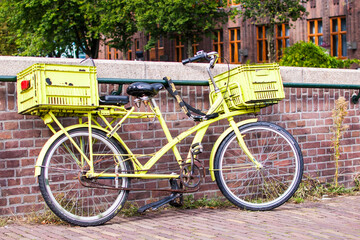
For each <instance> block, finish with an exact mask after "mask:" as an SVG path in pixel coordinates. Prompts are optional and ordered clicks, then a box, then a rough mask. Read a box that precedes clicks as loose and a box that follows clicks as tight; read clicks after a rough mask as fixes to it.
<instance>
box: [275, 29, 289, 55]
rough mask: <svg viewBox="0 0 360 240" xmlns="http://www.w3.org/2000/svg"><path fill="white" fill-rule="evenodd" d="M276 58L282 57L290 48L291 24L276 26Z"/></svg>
mask: <svg viewBox="0 0 360 240" xmlns="http://www.w3.org/2000/svg"><path fill="white" fill-rule="evenodd" d="M275 34H276V58H277V60H279V59H280V58H281V57H282V50H283V49H284V48H287V47H290V27H289V24H284V23H283V24H279V25H277V26H276V32H275Z"/></svg>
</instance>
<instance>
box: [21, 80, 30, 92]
mask: <svg viewBox="0 0 360 240" xmlns="http://www.w3.org/2000/svg"><path fill="white" fill-rule="evenodd" d="M28 88H30V80H24V81H21V90H22V91H24V90H26V89H28Z"/></svg>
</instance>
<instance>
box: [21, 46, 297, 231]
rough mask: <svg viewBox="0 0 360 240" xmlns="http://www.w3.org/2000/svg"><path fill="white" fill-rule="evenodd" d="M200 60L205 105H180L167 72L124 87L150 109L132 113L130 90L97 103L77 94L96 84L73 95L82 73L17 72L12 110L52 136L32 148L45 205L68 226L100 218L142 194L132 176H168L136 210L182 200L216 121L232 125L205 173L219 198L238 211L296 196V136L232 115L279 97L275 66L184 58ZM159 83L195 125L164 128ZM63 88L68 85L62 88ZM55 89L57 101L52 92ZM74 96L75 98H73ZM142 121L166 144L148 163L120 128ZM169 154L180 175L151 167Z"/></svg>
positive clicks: (193, 187)
mask: <svg viewBox="0 0 360 240" xmlns="http://www.w3.org/2000/svg"><path fill="white" fill-rule="evenodd" d="M204 59H205V60H208V61H209V62H210V63H209V66H208V68H207V70H208V73H209V76H210V80H209V84H210V90H211V91H210V102H211V107H210V109H209V110H208V112H207V113H202V112H201V111H199V110H197V109H195V108H193V107H191V106H190V105H189V104H187V103H186V102H184V101H183V99H182V98H181V96H180V95H179V93H178V92H177V90H176V88H175V86H174V84H173V82H172V81H171V80H170V79H169V78H164V80H163V81H164V84H161V83H153V84H150V83H144V82H135V83H132V84H130V85H129V87H128V88H127V93H128V95H130V96H132V97H133V98H134V99H135V100H134V101H135V105H139V104H145V106H146V107H147V108H149V109H150V111H146V112H141V111H135V109H136V108H137V107H136V106H132V107H127V108H126V107H125V106H124V105H126V104H128V102H129V97H128V96H112V95H111V96H104V97H101V98H100V104H98V103H97V102H96V101H97V99H98V97H96V98H95V102H94V101H90V100H89V99H85V98H83V97H84V96H87V97H89V96H90V97H91V96H92V95H94V94H97V89H95V90H91V91H88V92H87V91H85V90H84V92H82V93H81V94H79V93H76V94H75V93H74V91H75V92H76V91H77V92H79V91H80V88H82V87H83V86H80V85H81V84H80V85H79V86H76V83H75V82H79V81H80V80H79V79H80V78H79V77H77V81H72V80H69V79H68V78H70V77H66V74H67V73H68V72H69V70H57V73H59V72H60V73H61V75H62V76H63V77H62V78H61V79H68V80H67V81H66V82H65V81H63V80H61V81H60V82H59V83H55V82H56V78H55V77H54V76H52V75H51V74H50V73H49V74H48V76H47V75H46V76H45V75H44V74H45V73H44V71H41V74H38V75H36V74H37V73H36V71H34V69H33V68H32V69H30V70H27V71H25V73H22V74H20V75H19V76H18V94H19V95H18V98H19V100H18V101H19V102H18V103H19V109H20V110H19V111H20V112H21V113H23V114H35V115H38V116H40V117H41V118H42V119H43V121H44V123H45V124H46V125H47V126H48V127H49V128H50V129H51V130H52V131H53V133H54V135H53V136H52V137H51V138H50V139H49V140H48V141H47V143H46V144H45V146H44V147H43V149H42V150H41V152H40V154H39V157H38V160H37V163H36V167H35V175H36V176H37V177H38V180H39V186H40V190H41V193H42V196H43V198H44V200H45V202H46V203H47V205H48V206H49V208H50V209H51V210H52V211H53V212H54V213H55V214H56V215H57V216H59V217H60V218H61V219H62V220H65V221H67V222H69V223H71V224H74V225H80V226H94V225H100V224H103V223H105V222H107V221H109V220H110V219H112V218H113V217H114V216H115V215H116V214H118V213H119V211H120V210H121V208H122V207H123V206H124V203H125V202H126V200H127V197H128V194H129V191H136V190H144V188H138V187H132V186H131V180H133V179H169V180H170V187H169V188H168V189H159V190H165V191H169V192H170V195H169V196H168V197H166V198H164V199H162V200H160V201H158V202H155V203H151V204H148V205H146V206H144V207H142V208H140V209H139V211H140V212H143V211H145V210H146V209H149V208H153V209H156V208H158V207H160V206H162V205H163V204H166V203H170V204H172V205H179V204H181V199H182V194H183V193H186V192H194V191H197V190H198V189H199V186H200V184H201V182H202V178H203V177H204V173H205V166H204V165H203V163H202V162H201V161H199V160H198V155H199V154H201V152H202V150H203V149H202V144H201V142H202V139H203V137H204V135H205V132H206V130H207V128H208V127H209V125H210V124H212V123H215V122H217V121H220V120H223V119H226V120H227V121H228V122H229V128H228V129H227V130H225V131H224V132H223V133H222V134H221V135H220V136H219V137H218V139H217V140H216V142H215V144H214V146H213V149H212V151H211V155H210V160H209V166H208V168H209V173H210V175H211V179H212V180H213V181H216V183H217V185H218V187H219V189H220V190H221V192H222V193H223V195H224V196H225V197H226V198H227V199H228V200H229V201H230V202H232V203H233V204H235V205H236V206H238V207H240V208H243V209H247V210H270V209H273V208H276V207H278V206H280V205H282V204H283V203H285V202H286V201H287V200H288V199H289V198H290V197H291V196H292V195H293V194H294V193H295V191H296V190H297V188H298V186H299V184H300V181H301V178H302V173H303V158H302V154H301V150H300V148H299V145H298V143H297V142H296V140H295V139H294V138H293V137H292V136H291V135H290V134H289V133H288V132H287V131H286V130H285V129H283V128H282V127H280V126H277V125H275V124H273V123H269V122H258V121H257V119H255V118H251V119H247V120H244V121H240V122H235V120H234V117H235V116H238V115H243V114H247V113H253V112H257V111H259V110H260V109H261V108H262V107H265V106H268V105H271V104H275V103H277V102H278V101H280V100H281V99H282V98H283V97H284V91H283V87H282V83H281V78H280V75H279V68H278V66H277V65H274V64H267V65H265V66H264V65H261V66H257V65H255V66H239V67H237V68H235V69H232V70H230V71H229V72H226V73H223V74H220V75H218V76H215V77H213V76H212V74H211V69H212V68H213V67H214V66H215V63H216V61H217V59H218V54H217V53H216V52H210V53H206V52H203V51H200V52H198V53H197V54H196V55H195V56H194V57H192V58H189V59H185V60H184V61H183V64H187V63H189V62H194V61H198V60H204ZM92 70H93V68H92V67H88V68H85V67H84V68H83V67H79V69H78V72H80V73H81V74H83V73H87V72H88V71H89V72H91V71H92ZM89 74H90V75H91V76H92V77H93V76H94V75H93V74H91V73H89ZM64 76H65V77H64ZM92 81H94V80H92ZM93 83H94V82H92V83H91V85H94V84H93ZM95 83H96V82H95ZM82 85H84V84H82ZM164 85H165V86H164ZM165 87H166V89H167V90H168V91H169V93H170V94H171V95H172V96H173V97H174V98H175V99H176V100H177V102H178V103H179V104H180V107H181V109H182V110H183V111H184V112H185V113H186V114H187V115H188V116H189V117H190V118H191V119H193V120H194V121H196V122H197V124H196V125H195V126H193V127H191V128H190V129H188V130H187V131H185V132H183V133H181V134H180V135H178V136H176V137H173V136H172V135H171V134H170V130H169V129H168V127H167V124H166V122H165V120H164V118H163V115H162V113H161V111H160V109H159V107H158V105H157V103H156V101H155V100H154V97H155V96H156V95H157V94H158V92H159V91H161V90H162V89H163V88H165ZM53 88H54V89H53ZM44 89H45V90H44ZM61 89H62V90H64V89H65V90H64V91H63V92H62V93H59V92H60V90H61ZM35 90H37V91H35ZM40 91H43V92H44V91H46V94H47V98H46V100H44V102H41V101H40V100H36V101H35V100H33V96H34V95H36V96H37V97H39V96H38V95H39V92H40ZM36 92H37V93H36ZM43 94H45V93H43ZM56 94H58V95H61V96H62V99H60V97H54V95H56ZM30 95H31V96H32V97H29V96H30ZM88 95H89V96H88ZM72 97H74V99H75V98H76V99H77V100H76V99H75V100H74V99H71V100H70V98H72ZM29 99H31V100H29ZM59 99H60V100H59ZM88 100H89V101H90V102H88ZM30 101H35V102H33V103H29V102H30ZM76 101H78V102H76ZM26 104H27V105H26ZM25 105H26V106H25ZM74 105H76V106H74ZM61 116H67V117H69V116H70V117H76V118H78V124H75V125H71V126H68V127H65V126H64V125H63V122H62V121H61V119H60V117H61ZM144 118H155V119H157V120H158V121H159V124H160V126H161V128H162V130H163V132H164V134H165V136H166V139H167V141H168V143H167V144H165V145H164V146H163V147H162V148H161V149H160V150H159V151H157V152H155V153H151V154H148V155H146V156H147V157H148V160H147V161H146V162H145V163H141V161H140V160H139V158H140V157H143V156H144V155H143V154H136V153H134V152H133V151H132V150H131V149H130V147H129V146H128V145H127V144H126V142H125V141H124V140H123V139H122V138H121V137H120V134H118V130H119V129H120V128H121V126H122V124H123V123H124V121H125V120H127V119H144ZM54 125H55V127H54ZM193 133H196V134H195V136H194V138H193V141H192V144H191V146H190V149H189V151H188V154H187V157H186V159H183V158H182V157H181V154H180V152H179V150H178V148H177V146H176V145H177V144H178V143H180V142H181V141H182V140H183V139H185V138H186V137H188V136H189V135H191V134H193ZM169 150H172V152H173V153H174V156H175V159H176V161H177V163H178V166H179V167H178V172H175V173H174V172H170V173H166V174H164V173H151V169H153V167H154V166H155V165H156V163H157V162H158V160H159V159H160V158H161V157H162V156H163V155H164V154H166V153H167V152H168V151H169ZM149 190H156V189H149Z"/></svg>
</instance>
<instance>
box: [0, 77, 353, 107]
mask: <svg viewBox="0 0 360 240" xmlns="http://www.w3.org/2000/svg"><path fill="white" fill-rule="evenodd" d="M172 81H173V82H174V84H175V85H182V86H209V81H208V80H172ZM0 82H16V76H0ZM98 82H99V83H104V84H118V85H119V88H118V90H117V91H114V92H113V93H112V94H114V95H116V94H117V95H119V94H121V92H122V86H123V84H129V83H133V82H147V83H162V84H165V83H166V82H165V80H163V79H135V78H98ZM283 85H284V87H287V88H332V89H357V90H359V93H358V94H357V95H356V94H354V95H353V96H352V97H351V101H352V103H354V104H356V103H358V102H359V99H360V85H353V84H323V83H291V82H285V83H283Z"/></svg>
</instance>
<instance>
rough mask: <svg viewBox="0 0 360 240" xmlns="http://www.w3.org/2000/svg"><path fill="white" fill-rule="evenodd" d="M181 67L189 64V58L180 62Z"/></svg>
mask: <svg viewBox="0 0 360 240" xmlns="http://www.w3.org/2000/svg"><path fill="white" fill-rule="evenodd" d="M181 62H182V64H183V65H185V64H188V63H190V58H187V59H184V60H182V61H181Z"/></svg>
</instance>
